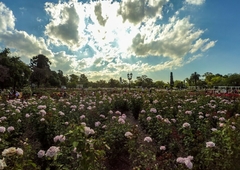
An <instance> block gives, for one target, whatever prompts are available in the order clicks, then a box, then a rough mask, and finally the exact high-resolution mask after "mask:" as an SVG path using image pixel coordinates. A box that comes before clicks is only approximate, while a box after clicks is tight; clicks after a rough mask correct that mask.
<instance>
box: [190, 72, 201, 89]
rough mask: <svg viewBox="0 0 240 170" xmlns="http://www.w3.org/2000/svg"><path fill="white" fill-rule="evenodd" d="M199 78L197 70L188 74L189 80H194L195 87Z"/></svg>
mask: <svg viewBox="0 0 240 170" xmlns="http://www.w3.org/2000/svg"><path fill="white" fill-rule="evenodd" d="M199 79H200V74H198V73H197V72H194V73H192V74H191V76H190V81H192V82H194V85H195V88H197V82H198V80H199Z"/></svg>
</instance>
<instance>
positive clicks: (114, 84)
mask: <svg viewBox="0 0 240 170" xmlns="http://www.w3.org/2000/svg"><path fill="white" fill-rule="evenodd" d="M120 86H121V85H120V82H119V81H118V80H115V79H112V78H111V79H110V80H109V81H108V87H111V88H114V87H120Z"/></svg>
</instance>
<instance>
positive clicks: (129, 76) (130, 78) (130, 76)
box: [127, 73, 132, 90]
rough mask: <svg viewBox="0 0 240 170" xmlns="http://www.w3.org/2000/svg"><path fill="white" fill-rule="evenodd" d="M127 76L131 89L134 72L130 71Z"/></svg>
mask: <svg viewBox="0 0 240 170" xmlns="http://www.w3.org/2000/svg"><path fill="white" fill-rule="evenodd" d="M127 78H128V81H129V90H130V80H132V73H128V74H127Z"/></svg>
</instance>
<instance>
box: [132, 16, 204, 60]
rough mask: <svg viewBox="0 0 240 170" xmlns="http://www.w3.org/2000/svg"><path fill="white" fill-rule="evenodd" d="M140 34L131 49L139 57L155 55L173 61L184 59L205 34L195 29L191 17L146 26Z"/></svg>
mask: <svg viewBox="0 0 240 170" xmlns="http://www.w3.org/2000/svg"><path fill="white" fill-rule="evenodd" d="M148 25H149V24H148ZM149 30H151V31H149ZM140 32H141V34H140V33H138V34H137V35H136V36H135V38H134V39H133V42H132V47H131V50H132V51H133V52H134V53H135V54H136V55H137V56H139V57H147V56H148V55H153V56H158V57H161V56H164V57H169V58H172V59H176V58H182V57H184V56H185V55H186V54H187V53H188V52H189V51H190V50H191V48H192V44H193V43H194V42H195V41H196V40H198V39H199V37H200V36H201V35H202V33H203V31H202V30H195V29H194V24H192V23H190V21H189V17H187V18H183V19H176V18H174V19H171V20H170V23H168V24H165V25H164V24H163V25H160V26H154V25H150V26H149V27H147V26H146V27H143V28H142V29H141V31H140ZM199 48H201V46H199ZM196 50H197V48H196V49H195V51H196Z"/></svg>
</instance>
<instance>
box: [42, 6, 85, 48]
mask: <svg viewBox="0 0 240 170" xmlns="http://www.w3.org/2000/svg"><path fill="white" fill-rule="evenodd" d="M45 10H46V12H47V13H48V14H49V15H50V17H51V19H50V23H49V24H47V25H46V26H45V28H46V30H45V35H46V36H48V37H49V40H50V42H51V43H52V44H54V45H57V46H59V45H66V46H67V47H68V48H69V49H71V50H78V49H80V48H81V47H82V46H83V45H84V44H86V38H85V37H84V33H83V28H85V26H84V25H85V23H84V20H83V19H82V20H81V19H80V17H79V16H80V14H79V11H84V10H85V9H84V6H83V5H81V3H77V2H69V3H66V2H64V3H62V4H61V3H58V4H53V3H46V4H45ZM80 25H83V26H80Z"/></svg>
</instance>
